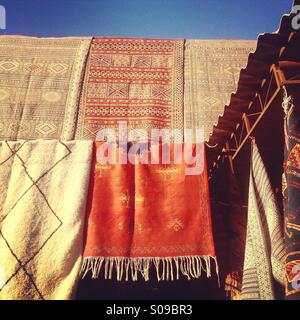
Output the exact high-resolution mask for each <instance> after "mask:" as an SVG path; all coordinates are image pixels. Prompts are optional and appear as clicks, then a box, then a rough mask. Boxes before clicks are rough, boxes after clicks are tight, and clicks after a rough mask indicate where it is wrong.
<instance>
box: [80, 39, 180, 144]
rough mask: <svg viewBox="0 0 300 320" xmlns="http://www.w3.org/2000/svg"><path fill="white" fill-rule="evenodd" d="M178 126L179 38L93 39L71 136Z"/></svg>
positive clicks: (85, 136) (178, 127)
mask: <svg viewBox="0 0 300 320" xmlns="http://www.w3.org/2000/svg"><path fill="white" fill-rule="evenodd" d="M119 121H127V123H128V128H129V129H143V130H146V131H147V132H149V131H150V130H151V129H153V128H158V129H161V128H168V129H180V130H182V129H183V40H163V39H128V38H125V39H124V38H94V39H93V41H92V45H91V50H90V54H89V59H88V65H87V69H86V75H85V80H84V90H83V95H82V98H81V103H80V113H79V121H78V127H77V133H76V137H77V138H78V139H94V138H95V136H96V134H97V132H98V131H99V130H100V129H105V128H108V129H111V130H114V129H116V128H118V122H119Z"/></svg>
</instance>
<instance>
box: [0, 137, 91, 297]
mask: <svg viewBox="0 0 300 320" xmlns="http://www.w3.org/2000/svg"><path fill="white" fill-rule="evenodd" d="M91 157H92V143H91V142H89V141H80V142H74V141H71V142H62V141H58V140H51V141H50V140H44V141H42V140H34V141H24V140H18V141H16V142H7V141H2V142H0V281H1V283H0V299H22V300H23V299H28V300H31V299H69V298H72V296H73V294H74V290H75V288H76V283H77V278H78V275H79V271H80V266H81V262H82V247H83V243H82V242H83V226H84V219H85V204H86V196H87V191H88V185H89V175H90V167H91V160H92V158H91Z"/></svg>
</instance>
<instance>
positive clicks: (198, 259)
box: [82, 144, 215, 281]
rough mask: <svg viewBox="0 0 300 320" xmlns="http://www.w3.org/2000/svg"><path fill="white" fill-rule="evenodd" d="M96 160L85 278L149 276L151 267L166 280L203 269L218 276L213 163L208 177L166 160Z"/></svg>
mask: <svg viewBox="0 0 300 320" xmlns="http://www.w3.org/2000/svg"><path fill="white" fill-rule="evenodd" d="M99 146H100V145H99V144H98V147H99ZM173 146H174V145H173ZM173 146H172V147H171V150H173V149H172V148H173ZM149 152H150V151H147V152H146V153H144V155H143V156H146V157H149V155H150V153H149ZM171 152H173V151H171ZM160 156H161V155H160ZM202 156H203V153H202ZM94 161H95V162H94V175H93V178H92V182H91V186H90V199H89V208H88V228H87V243H86V247H85V251H84V260H85V261H84V264H83V268H82V272H83V277H84V276H85V275H86V274H88V273H90V274H91V275H92V277H93V278H97V277H99V276H101V277H105V278H106V279H112V278H116V279H117V280H119V281H121V280H125V281H127V280H133V281H136V280H138V278H139V277H140V278H143V279H145V280H146V281H147V280H149V276H150V268H151V266H153V267H154V270H156V273H157V280H158V281H159V280H175V279H178V278H179V277H180V275H184V276H186V277H187V278H189V279H190V278H199V277H200V276H201V271H202V270H203V271H206V272H207V276H210V275H211V261H214V260H215V251H214V243H213V237H212V227H211V212H210V200H209V191H208V178H207V172H206V165H205V167H204V171H203V172H202V174H200V175H185V168H186V166H187V165H186V164H184V163H183V164H176V165H175V164H174V163H173V164H168V165H162V164H161V163H162V161H161V158H160V161H159V164H131V163H128V164H115V165H104V164H103V165H101V164H100V163H98V162H97V161H96V160H94Z"/></svg>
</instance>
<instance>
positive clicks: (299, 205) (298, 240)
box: [282, 88, 300, 300]
mask: <svg viewBox="0 0 300 320" xmlns="http://www.w3.org/2000/svg"><path fill="white" fill-rule="evenodd" d="M295 92H297V93H298V91H297V88H296V89H294V93H295ZM295 95H296V94H295ZM292 97H293V95H289V96H288V95H286V97H285V100H284V107H285V112H286V118H285V142H286V143H285V162H284V174H283V183H282V186H283V196H284V211H285V244H286V249H287V256H286V265H285V279H286V296H287V299H295V300H297V299H300V138H299V132H300V112H299V109H298V108H297V107H296V106H295V105H294V102H293V98H292Z"/></svg>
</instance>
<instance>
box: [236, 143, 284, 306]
mask: <svg viewBox="0 0 300 320" xmlns="http://www.w3.org/2000/svg"><path fill="white" fill-rule="evenodd" d="M282 222H283V221H282V219H281V215H280V211H279V209H278V207H277V204H276V200H275V195H274V193H273V190H272V187H271V184H270V181H269V177H268V174H267V172H266V169H265V166H264V163H263V161H262V158H261V156H260V153H259V150H258V148H257V145H256V144H255V142H254V141H253V142H252V155H251V163H250V182H249V199H248V226H247V240H246V250H245V261H244V272H243V285H242V295H241V298H242V300H274V299H276V298H277V297H276V295H275V286H276V283H278V284H279V285H282V286H284V257H285V247H284V238H283V224H282Z"/></svg>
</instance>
